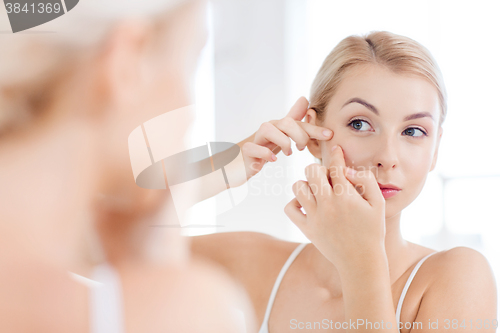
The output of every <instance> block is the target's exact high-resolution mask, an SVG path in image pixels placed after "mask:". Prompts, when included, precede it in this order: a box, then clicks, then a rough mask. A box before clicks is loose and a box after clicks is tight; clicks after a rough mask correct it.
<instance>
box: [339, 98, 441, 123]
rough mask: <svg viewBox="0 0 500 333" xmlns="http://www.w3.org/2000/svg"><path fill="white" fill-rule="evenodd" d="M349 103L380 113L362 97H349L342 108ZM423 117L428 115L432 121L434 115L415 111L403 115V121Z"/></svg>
mask: <svg viewBox="0 0 500 333" xmlns="http://www.w3.org/2000/svg"><path fill="white" fill-rule="evenodd" d="M350 103H359V104H361V105H364V106H365V107H366V108H367V109H368V110H370V111H372V112H373V113H375V114H376V115H377V116H378V115H380V113H379V112H378V110H377V108H376V107H375V106H373V105H372V104H370V103H368V102H367V101H365V100H364V99H361V98H359V97H354V98H351V99H350V100H348V101H347V102H346V103H345V104H344V105H342V108H343V107H344V106H346V105H347V104H350ZM425 117H429V118H431V119H432V121H434V117H433V116H432V114H430V113H429V112H417V113H414V114H410V115H408V116H406V117H404V119H403V121H408V120H412V119H418V118H425Z"/></svg>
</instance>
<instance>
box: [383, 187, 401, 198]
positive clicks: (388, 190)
mask: <svg viewBox="0 0 500 333" xmlns="http://www.w3.org/2000/svg"><path fill="white" fill-rule="evenodd" d="M380 191H381V192H382V195H383V196H384V198H385V199H388V198H390V197H393V196H395V195H396V194H398V193H399V191H401V190H396V189H392V188H381V189H380Z"/></svg>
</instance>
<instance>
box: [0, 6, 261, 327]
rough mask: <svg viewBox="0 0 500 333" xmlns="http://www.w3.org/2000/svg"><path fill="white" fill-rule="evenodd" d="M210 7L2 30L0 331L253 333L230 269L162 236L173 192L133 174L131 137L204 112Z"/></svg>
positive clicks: (143, 9) (156, 9)
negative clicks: (142, 184) (196, 94)
mask: <svg viewBox="0 0 500 333" xmlns="http://www.w3.org/2000/svg"><path fill="white" fill-rule="evenodd" d="M205 7H206V3H205V2H204V1H197V0H171V1H166V0H162V1H154V0H148V1H144V0H140V1H133V0H131V1H126V2H123V1H120V0H106V1H101V0H86V1H82V2H81V3H80V4H78V5H77V6H76V7H75V8H74V9H72V11H71V12H68V13H67V14H65V15H64V16H61V17H59V18H57V19H56V20H54V21H52V22H49V23H47V24H46V25H44V29H46V32H41V33H26V34H12V35H11V34H2V35H1V37H0V45H1V48H2V52H0V161H1V162H0V184H1V185H0V202H1V203H2V209H0V243H1V244H2V250H1V251H0V267H1V273H0V296H1V297H0V331H2V332H94V333H103V332H106V333H118V332H124V331H127V332H169V331H172V332H181V331H182V332H217V333H219V332H228V333H229V332H231V333H232V332H238V331H241V330H243V329H244V328H245V326H246V329H247V330H248V331H252V329H253V327H254V325H253V321H252V319H253V317H252V315H253V314H252V312H251V311H250V310H249V309H251V308H250V306H248V307H246V304H247V302H246V298H245V297H244V293H243V292H242V291H241V290H240V289H238V288H237V286H236V285H235V284H234V283H233V281H232V280H231V279H230V278H229V277H228V276H227V275H226V274H223V273H221V272H220V271H218V270H216V269H214V268H213V267H211V266H209V265H208V264H207V263H204V262H201V261H191V260H189V257H187V256H186V251H187V246H186V244H185V243H183V242H182V238H181V237H180V235H178V234H176V233H175V231H176V230H171V232H170V231H168V230H163V232H162V235H161V236H163V237H164V239H162V241H161V242H152V241H151V237H149V236H150V233H148V231H150V232H152V231H153V230H154V228H151V227H150V226H151V224H152V223H154V222H155V221H157V220H161V219H162V218H165V215H163V214H161V213H162V208H163V206H164V202H165V197H166V196H165V191H151V190H145V189H141V188H139V187H137V186H136V184H135V183H134V180H133V177H131V173H130V160H129V154H128V147H127V138H128V135H129V134H130V132H131V131H132V130H133V129H134V128H135V127H137V126H138V125H140V124H141V123H143V122H144V121H147V120H149V119H151V118H153V117H155V116H157V115H161V114H164V113H165V112H167V111H170V110H176V109H178V108H182V107H184V106H187V105H191V104H192V96H191V94H190V91H191V86H192V84H193V82H192V78H193V73H194V72H195V69H196V64H197V59H198V56H199V53H200V51H201V49H202V47H203V45H204V44H205V40H206V31H205V27H204V25H203V22H204V18H205V15H206V14H205V13H206V12H205V10H206V8H205ZM1 8H4V7H3V6H1ZM0 14H1V15H0V26H1V27H2V29H3V30H8V29H9V25H8V19H7V14H6V13H5V12H4V11H3V10H2V11H1V12H0ZM184 134H185V133H184V132H183V131H181V132H180V133H179V136H180V137H179V139H182V137H183V136H184ZM165 144H169V143H168V142H166V143H165ZM175 144H176V145H177V144H178V142H175ZM170 208H171V207H170ZM171 210H172V209H170V211H171ZM167 211H168V209H167ZM167 213H168V212H167ZM172 215H175V214H172ZM166 217H167V218H168V214H167V216H166ZM94 221H95V224H94V223H93V222H94ZM94 227H95V229H97V230H99V231H100V233H99V237H97V232H95V230H94ZM129 230H134V231H135V232H133V233H132V232H130V233H129V234H127V235H133V237H132V236H131V237H130V238H123V237H121V236H122V235H123V234H124V233H126V232H128V231H129ZM156 233H157V234H158V233H159V231H158V230H157V229H156ZM167 237H168V238H167ZM98 238H100V240H101V242H102V248H103V250H104V251H103V252H100V251H99V250H101V248H100V247H99V246H96V244H97V243H98V241H97V240H98ZM165 240H168V241H167V242H165ZM158 244H160V245H161V246H158ZM103 253H104V256H102V254H103ZM103 260H105V261H107V263H106V262H105V263H102V261H103ZM109 263H111V265H110V264H109ZM96 264H100V265H96ZM101 264H102V265H101ZM68 271H71V272H73V273H78V274H79V276H77V275H74V274H71V275H70V274H68ZM73 277H74V278H76V280H74V279H73ZM85 278H91V279H96V280H98V282H101V283H103V285H102V286H96V285H95V283H94V282H92V281H88V280H87V279H85ZM80 281H87V282H88V283H89V284H90V286H91V287H90V288H87V286H86V285H85V284H81V283H80ZM233 307H238V308H240V309H241V310H242V311H244V312H245V314H246V317H247V319H248V321H247V323H246V324H243V323H242V322H241V320H239V319H240V318H238V317H237V314H235V312H234V311H233ZM247 310H248V312H246V311H247ZM193 318H194V320H193Z"/></svg>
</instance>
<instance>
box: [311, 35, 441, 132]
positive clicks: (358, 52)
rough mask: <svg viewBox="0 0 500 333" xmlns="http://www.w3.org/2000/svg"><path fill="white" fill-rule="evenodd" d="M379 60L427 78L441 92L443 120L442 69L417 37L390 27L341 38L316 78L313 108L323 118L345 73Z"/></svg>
mask: <svg viewBox="0 0 500 333" xmlns="http://www.w3.org/2000/svg"><path fill="white" fill-rule="evenodd" d="M366 64H378V65H381V66H383V67H385V68H387V69H389V70H391V71H393V72H394V73H396V74H403V75H417V76H420V77H423V78H425V79H427V80H428V81H429V82H430V83H431V84H433V85H434V86H435V87H436V89H437V92H438V96H439V102H440V108H441V115H440V120H439V125H440V126H441V124H442V123H443V121H444V119H445V117H446V112H447V104H446V99H447V95H446V89H445V86H444V81H443V77H442V74H441V71H440V69H439V67H438V65H437V63H436V61H435V60H434V58H433V57H432V55H431V53H430V52H429V51H428V50H427V49H426V48H425V47H424V46H422V45H421V44H419V43H418V42H416V41H415V40H413V39H411V38H408V37H404V36H400V35H396V34H394V33H391V32H388V31H372V32H370V33H368V34H365V35H361V36H356V35H351V36H348V37H346V38H344V39H343V40H342V41H340V42H339V43H338V44H337V46H335V48H334V49H333V50H332V51H331V52H330V54H329V55H328V56H327V57H326V59H325V61H324V62H323V64H322V65H321V68H320V69H319V71H318V73H317V74H316V77H315V79H314V81H313V84H312V87H311V93H310V99H309V101H310V104H309V108H311V109H314V110H315V111H316V114H317V117H318V120H319V121H322V120H324V116H325V114H324V113H325V110H326V107H327V105H328V103H329V102H330V100H331V99H332V97H333V95H334V94H335V91H336V90H337V89H338V86H339V84H340V82H341V81H342V79H343V78H344V75H346V73H347V72H348V71H349V69H353V68H355V67H358V66H359V65H366Z"/></svg>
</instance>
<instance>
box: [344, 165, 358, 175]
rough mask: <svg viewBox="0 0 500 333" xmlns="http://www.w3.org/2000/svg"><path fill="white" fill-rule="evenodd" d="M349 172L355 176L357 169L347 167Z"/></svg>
mask: <svg viewBox="0 0 500 333" xmlns="http://www.w3.org/2000/svg"><path fill="white" fill-rule="evenodd" d="M346 170H347V173H348V174H349V175H351V176H354V175H355V174H356V170H354V169H352V168H349V167H346Z"/></svg>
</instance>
